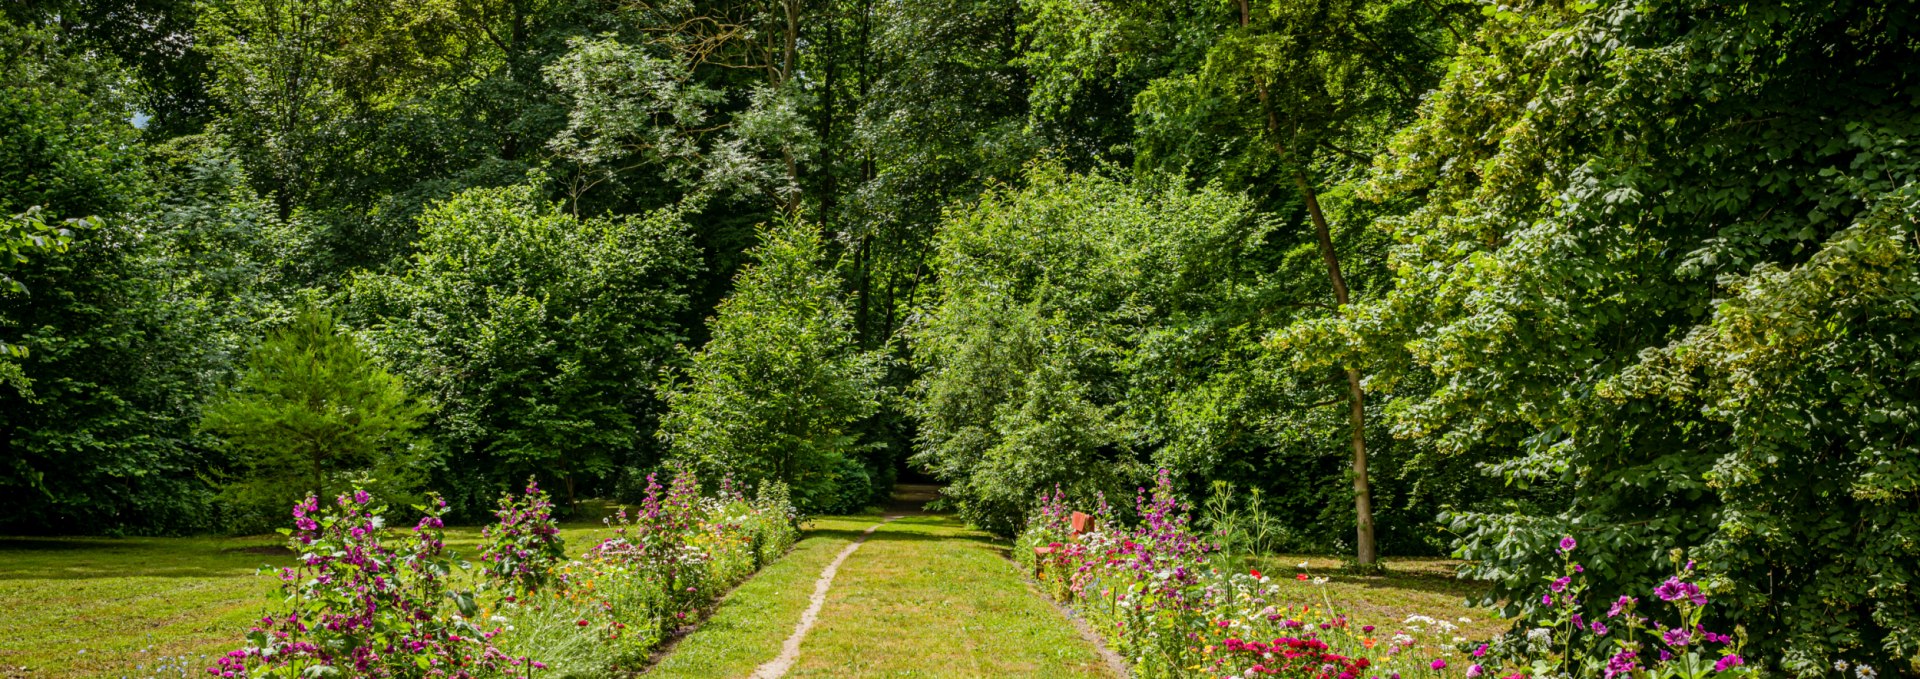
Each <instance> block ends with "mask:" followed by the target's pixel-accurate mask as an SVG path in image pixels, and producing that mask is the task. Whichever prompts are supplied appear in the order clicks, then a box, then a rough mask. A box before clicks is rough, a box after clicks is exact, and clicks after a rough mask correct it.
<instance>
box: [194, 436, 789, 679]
mask: <svg viewBox="0 0 1920 679" xmlns="http://www.w3.org/2000/svg"><path fill="white" fill-rule="evenodd" d="M648 481H649V489H648V493H647V498H646V501H645V502H644V503H643V505H642V506H641V508H640V510H639V512H638V513H637V514H636V515H634V516H631V517H629V516H627V515H626V514H625V513H624V512H622V513H621V514H620V515H619V516H618V517H617V519H613V520H609V523H610V524H612V525H613V527H614V529H615V536H614V537H612V538H609V539H607V540H605V541H602V542H601V543H600V544H597V545H595V546H593V547H592V548H590V549H588V550H586V552H585V553H584V554H583V555H581V556H580V557H579V558H576V559H572V560H562V559H564V555H565V548H564V543H563V542H562V541H561V539H560V534H559V530H558V528H557V527H556V526H555V525H554V524H553V519H552V511H551V510H552V505H551V503H550V502H549V501H548V500H547V497H546V494H545V493H542V492H540V491H539V489H538V488H537V487H535V486H533V485H531V484H529V486H528V488H527V491H526V492H525V493H524V494H523V495H521V496H519V497H513V496H511V495H510V496H508V497H506V498H504V499H503V501H502V505H501V509H500V511H499V512H497V514H496V516H498V517H499V519H500V523H499V524H498V525H495V526H491V527H489V528H488V529H487V530H486V531H485V532H484V533H483V540H484V541H485V544H484V546H483V547H482V549H481V556H482V564H481V565H482V567H481V568H478V569H475V568H473V564H471V563H469V562H466V561H462V560H459V559H458V558H456V555H455V554H453V553H452V552H451V551H449V550H448V549H447V548H446V545H445V542H444V539H443V535H442V529H443V527H444V526H443V524H442V522H441V520H440V513H441V511H442V510H443V509H444V506H445V505H444V503H442V502H440V501H439V499H438V498H433V499H432V501H431V502H430V503H429V504H428V505H427V506H424V507H419V508H418V509H419V510H420V511H421V513H423V514H424V515H425V516H424V518H422V519H421V520H420V521H419V523H418V524H417V525H416V526H415V527H414V528H413V530H412V532H411V534H409V535H406V536H404V537H400V538H398V539H396V536H393V535H390V533H391V531H388V530H387V529H386V528H385V526H384V524H383V521H382V518H381V517H382V516H384V515H385V514H386V511H385V509H386V508H385V507H384V506H381V505H379V504H378V503H377V502H375V501H374V499H373V498H371V497H370V496H368V494H367V493H366V492H364V491H355V492H354V493H353V494H351V495H343V496H341V497H340V498H338V500H337V501H336V502H335V503H334V505H335V506H333V507H328V508H325V509H323V508H322V506H321V504H320V502H319V501H318V500H317V499H316V498H313V497H308V498H307V499H306V500H305V501H303V502H302V503H300V504H298V505H296V506H295V508H294V520H295V528H294V529H293V530H291V531H286V532H287V533H288V534H289V537H290V546H291V547H292V548H293V549H294V550H295V551H296V552H297V553H298V554H299V562H300V563H299V565H298V566H296V567H292V568H286V569H282V570H280V571H279V573H278V575H279V577H280V579H281V581H282V586H281V594H282V595H283V596H284V601H285V608H284V609H283V610H281V611H280V612H277V613H275V614H272V615H268V616H265V617H263V618H262V619H261V620H260V623H259V624H258V625H257V626H255V627H254V628H253V629H252V630H251V631H250V632H249V633H248V635H247V644H246V645H245V646H243V647H242V648H240V649H237V650H235V651H232V652H230V653H228V654H227V655H226V656H224V657H222V658H221V659H220V660H219V662H218V664H216V665H215V666H214V667H211V668H209V669H208V672H209V673H210V674H213V675H215V676H220V677H326V676H336V677H343V676H356V677H471V678H481V677H527V676H533V675H534V674H536V673H537V674H538V675H539V676H542V677H547V676H553V677H567V676H606V675H609V674H613V673H615V672H616V671H618V670H620V669H622V668H629V667H633V666H634V665H636V664H637V663H639V662H641V661H643V660H644V659H645V658H646V655H647V653H648V652H650V651H651V650H652V649H653V647H654V646H656V645H657V644H658V643H659V642H660V640H662V639H663V638H665V637H666V635H667V634H669V633H671V632H672V630H674V629H675V628H677V627H679V626H681V625H683V624H685V623H686V622H687V621H688V620H690V619H691V618H693V617H694V616H696V615H697V614H698V612H699V610H700V608H701V607H703V606H706V605H708V604H709V603H710V602H712V601H713V600H714V599H715V598H716V597H718V596H719V595H720V594H721V593H722V592H724V591H725V590H726V588H729V587H731V586H732V585H734V584H736V583H738V582H740V581H741V580H744V579H746V578H747V577H748V576H749V575H751V574H752V573H753V572H755V571H756V570H758V569H759V568H760V567H761V566H763V565H765V564H766V563H767V562H768V561H770V560H772V559H774V558H777V557H778V556H780V555H781V554H784V553H785V552H786V551H787V549H788V548H789V547H791V546H792V545H793V542H794V541H795V539H796V538H797V537H798V531H797V529H796V527H795V525H794V512H793V509H792V506H791V504H790V503H789V502H788V499H787V497H786V491H785V487H784V486H780V485H778V484H769V485H767V486H763V487H762V488H761V492H760V493H759V496H758V497H756V498H754V499H751V500H750V499H748V498H747V497H745V495H744V494H742V493H740V492H738V491H736V490H735V489H733V488H732V487H731V484H726V483H723V484H722V486H721V489H720V491H719V492H718V493H716V494H714V495H712V496H706V497H703V496H701V495H700V493H699V482H698V479H696V478H695V477H694V476H693V474H692V473H691V472H682V473H680V474H678V475H677V476H676V477H675V478H674V480H673V481H672V483H671V484H670V486H669V487H668V488H665V489H663V488H661V486H660V485H659V484H658V483H657V482H656V481H655V480H654V479H653V478H651V477H650V478H649V479H648ZM476 571H477V572H476ZM460 585H466V586H464V587H462V586H460Z"/></svg>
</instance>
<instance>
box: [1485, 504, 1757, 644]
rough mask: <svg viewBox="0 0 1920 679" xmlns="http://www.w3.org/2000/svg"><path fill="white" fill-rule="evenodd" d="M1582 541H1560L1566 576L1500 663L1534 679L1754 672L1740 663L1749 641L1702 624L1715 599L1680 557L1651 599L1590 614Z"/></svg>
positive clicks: (1544, 593)
mask: <svg viewBox="0 0 1920 679" xmlns="http://www.w3.org/2000/svg"><path fill="white" fill-rule="evenodd" d="M1578 548H1579V541H1577V540H1575V539H1574V538H1573V537H1572V536H1567V537H1563V538H1561V539H1560V544H1559V554H1560V559H1561V562H1562V568H1561V574H1560V575H1559V576H1557V577H1554V578H1551V579H1546V580H1544V581H1543V582H1542V587H1541V591H1540V606H1539V607H1538V608H1536V609H1534V611H1535V612H1534V613H1533V614H1532V615H1531V616H1529V617H1528V618H1526V619H1524V620H1522V621H1521V623H1520V624H1519V625H1517V626H1516V627H1515V631H1514V632H1513V633H1512V634H1509V635H1507V636H1506V637H1503V638H1501V639H1498V640H1495V647H1496V651H1497V655H1504V656H1510V657H1512V658H1513V659H1514V662H1515V663H1516V664H1519V665H1521V666H1524V667H1525V668H1526V672H1525V674H1528V675H1531V676H1536V677H1548V676H1563V675H1565V676H1580V677H1604V678H1606V679H1614V678H1615V677H1632V678H1635V679H1638V678H1640V677H1661V678H1663V679H1703V678H1704V677H1709V676H1712V677H1736V676H1746V675H1748V674H1750V673H1751V672H1753V669H1754V668H1753V667H1752V666H1751V665H1749V664H1748V662H1747V659H1746V658H1744V657H1742V656H1741V655H1740V652H1741V650H1742V649H1743V648H1744V647H1745V646H1746V641H1747V633H1746V630H1745V629H1744V628H1742V627H1738V626H1736V627H1734V628H1733V630H1732V633H1731V634H1727V633H1723V632H1720V631H1715V630H1711V629H1708V628H1707V627H1706V625H1704V624H1703V623H1702V620H1703V619H1704V617H1705V615H1706V612H1707V607H1708V605H1709V604H1710V603H1711V598H1710V597H1709V596H1708V594H1707V592H1706V591H1705V590H1703V589H1701V587H1700V586H1699V584H1698V583H1696V582H1695V580H1696V577H1695V576H1696V573H1695V568H1694V567H1695V564H1694V562H1693V561H1692V560H1689V559H1686V558H1685V553H1684V552H1682V551H1681V550H1678V549H1676V550H1673V551H1672V552H1670V555H1671V558H1672V560H1673V564H1674V572H1673V575H1672V576H1670V577H1668V578H1667V580H1666V581H1665V582H1662V583H1661V584H1660V585H1659V586H1657V587H1655V588H1654V589H1653V591H1652V592H1648V593H1646V594H1650V595H1651V596H1648V597H1646V598H1644V599H1643V598H1641V597H1635V596H1630V595H1626V594H1622V595H1619V596H1618V597H1616V598H1612V599H1610V600H1602V601H1601V602H1599V603H1602V604H1605V605H1606V613H1605V614H1592V613H1591V611H1592V610H1594V609H1597V606H1589V605H1588V603H1589V591H1588V589H1587V586H1586V579H1585V574H1586V567H1585V566H1583V565H1581V564H1580V563H1579V561H1578V560H1577V559H1576V558H1575V556H1574V554H1575V551H1576V550H1577V549H1578Z"/></svg>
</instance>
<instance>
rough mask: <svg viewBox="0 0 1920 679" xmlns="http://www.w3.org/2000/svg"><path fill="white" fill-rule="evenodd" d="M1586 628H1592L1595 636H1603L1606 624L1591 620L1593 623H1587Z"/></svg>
mask: <svg viewBox="0 0 1920 679" xmlns="http://www.w3.org/2000/svg"><path fill="white" fill-rule="evenodd" d="M1588 629H1591V630H1593V633H1594V635H1595V636H1602V637H1604V636H1606V635H1607V625H1606V624H1605V623H1602V622H1600V621H1598V620H1595V621H1593V624H1592V625H1589V626H1588Z"/></svg>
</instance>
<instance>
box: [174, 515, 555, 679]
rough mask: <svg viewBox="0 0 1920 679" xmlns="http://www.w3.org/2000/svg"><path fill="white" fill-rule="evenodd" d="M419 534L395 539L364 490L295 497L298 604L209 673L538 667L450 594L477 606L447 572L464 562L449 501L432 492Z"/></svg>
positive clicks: (452, 672) (459, 671) (469, 672)
mask: <svg viewBox="0 0 1920 679" xmlns="http://www.w3.org/2000/svg"><path fill="white" fill-rule="evenodd" d="M417 509H419V510H420V512H421V513H422V514H424V516H423V517H422V518H421V519H420V521H419V523H418V524H416V525H415V526H414V527H413V531H412V534H411V535H409V536H407V538H405V539H401V540H391V541H390V540H387V539H384V538H385V537H386V534H387V531H386V530H384V528H385V525H384V522H383V519H382V516H383V515H384V514H385V513H386V507H385V506H384V505H380V504H376V503H375V502H374V501H373V498H372V497H370V496H369V495H368V494H367V492H366V491H364V490H355V491H354V492H353V493H352V494H350V495H341V496H340V497H339V498H338V499H337V500H336V501H335V503H334V506H332V507H327V508H324V509H323V508H322V506H321V504H320V501H319V499H318V498H315V497H313V496H311V495H309V496H307V498H306V499H305V500H303V501H301V502H300V503H298V504H296V505H294V509H293V518H294V526H295V529H294V530H292V531H283V532H285V533H287V534H288V535H289V538H290V539H289V544H290V546H291V547H292V548H293V550H294V551H295V552H296V553H297V554H298V555H299V565H298V566H295V567H288V568H283V569H280V570H279V572H278V575H279V579H280V581H281V593H282V594H283V595H284V596H285V599H286V601H287V602H288V604H289V606H290V608H289V609H288V610H285V611H283V612H280V613H278V614H274V615H267V616H265V617H263V618H261V619H260V622H259V624H258V625H256V626H255V627H253V629H252V630H251V631H250V632H249V633H248V634H247V645H246V646H244V647H242V648H240V649H237V650H234V651H232V652H230V653H228V654H227V655H226V656H224V657H221V658H220V659H219V661H218V663H217V664H216V665H214V666H213V667H211V668H208V670H207V672H208V673H209V674H212V675H214V676H219V677H307V676H340V675H346V676H357V677H456V678H458V677H505V676H524V674H522V672H523V671H524V670H529V669H530V668H529V667H525V666H522V665H521V663H520V661H518V660H516V659H515V658H512V657H510V656H508V655H507V654H505V653H502V652H501V651H500V650H499V649H498V648H496V647H495V646H493V644H492V643H491V642H490V640H491V639H492V638H493V637H494V635H495V634H497V633H498V631H499V630H498V629H497V628H495V629H483V628H481V627H478V626H476V625H474V624H472V623H470V622H469V621H468V620H467V619H466V618H464V617H462V616H461V615H459V614H458V613H457V612H455V611H454V610H451V609H452V608H454V606H449V603H453V604H457V605H461V606H466V607H471V605H472V599H471V598H470V597H468V596H465V595H458V596H456V595H455V593H453V592H450V591H449V590H448V587H447V583H446V578H447V576H448V574H449V573H450V570H451V568H452V566H453V564H454V563H455V561H454V560H453V556H452V555H451V554H450V553H448V551H447V549H446V543H445V541H444V538H443V536H442V528H443V527H444V524H443V523H442V522H441V519H440V517H441V515H442V513H443V512H444V511H445V509H446V503H445V502H443V501H441V500H440V498H439V497H438V496H431V497H430V498H429V502H428V504H427V505H426V506H422V507H418V508H417Z"/></svg>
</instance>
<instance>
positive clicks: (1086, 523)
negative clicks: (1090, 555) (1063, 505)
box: [1073, 512, 1093, 535]
mask: <svg viewBox="0 0 1920 679" xmlns="http://www.w3.org/2000/svg"><path fill="white" fill-rule="evenodd" d="M1092 530H1093V517H1092V516H1088V515H1087V513H1086V512H1074V513H1073V534H1074V535H1081V534H1084V533H1087V532H1089V531H1092Z"/></svg>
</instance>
